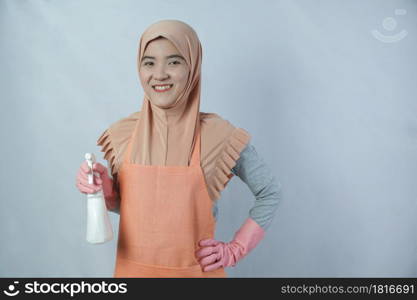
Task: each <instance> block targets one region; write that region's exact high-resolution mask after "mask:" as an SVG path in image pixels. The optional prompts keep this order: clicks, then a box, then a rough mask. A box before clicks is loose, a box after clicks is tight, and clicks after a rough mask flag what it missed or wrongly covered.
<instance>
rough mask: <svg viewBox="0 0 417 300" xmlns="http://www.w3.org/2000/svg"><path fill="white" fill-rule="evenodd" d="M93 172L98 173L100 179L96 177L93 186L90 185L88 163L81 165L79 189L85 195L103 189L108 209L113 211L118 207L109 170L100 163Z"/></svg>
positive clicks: (78, 179) (94, 165)
mask: <svg viewBox="0 0 417 300" xmlns="http://www.w3.org/2000/svg"><path fill="white" fill-rule="evenodd" d="M93 171H94V172H98V173H99V175H100V177H99V178H98V177H97V176H94V177H93V184H89V183H88V177H87V175H88V174H89V172H90V169H89V167H88V165H87V162H83V163H82V164H81V167H80V169H79V170H78V174H77V182H76V186H77V188H78V189H79V190H80V192H82V193H84V194H92V193H96V192H98V191H99V190H101V189H103V195H104V198H105V200H106V206H107V209H108V210H113V209H114V208H115V207H116V205H117V203H116V196H115V193H114V191H113V179H111V178H110V177H109V175H108V172H107V168H106V167H105V166H103V165H102V164H100V163H94V164H93Z"/></svg>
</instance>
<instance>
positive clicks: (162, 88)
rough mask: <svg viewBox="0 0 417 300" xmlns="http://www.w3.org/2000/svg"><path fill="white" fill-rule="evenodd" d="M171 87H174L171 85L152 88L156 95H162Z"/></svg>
mask: <svg viewBox="0 0 417 300" xmlns="http://www.w3.org/2000/svg"><path fill="white" fill-rule="evenodd" d="M173 86H174V85H173V84H155V85H153V86H152V88H153V90H154V91H155V92H157V93H163V92H166V91H169V90H171V88H172V87H173Z"/></svg>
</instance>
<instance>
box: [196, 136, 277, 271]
mask: <svg viewBox="0 0 417 300" xmlns="http://www.w3.org/2000/svg"><path fill="white" fill-rule="evenodd" d="M232 172H233V173H234V174H235V175H237V176H239V178H240V179H241V180H242V181H243V182H245V183H246V184H247V185H248V187H249V189H250V190H251V191H252V193H253V195H254V196H255V198H256V200H255V203H254V206H253V207H252V208H251V210H250V212H249V217H248V218H247V219H246V220H245V222H244V223H243V225H242V226H241V227H240V228H239V230H238V231H237V232H236V233H235V235H234V237H233V240H232V241H231V242H229V243H224V242H220V241H216V240H214V239H206V240H202V241H200V246H202V248H201V249H200V250H199V251H198V252H197V253H196V255H197V257H198V258H199V259H200V264H201V265H202V267H203V268H204V271H212V270H215V269H217V268H220V267H229V266H235V265H236V263H237V262H238V261H239V260H241V259H242V258H243V257H245V256H246V255H247V254H248V253H249V252H250V251H251V250H252V249H254V248H255V247H256V246H257V244H258V243H259V242H260V241H261V240H262V239H263V238H264V236H265V230H266V229H267V228H268V226H269V225H270V223H271V221H272V219H273V217H274V214H275V211H276V208H277V205H278V202H279V198H280V184H279V183H276V182H275V178H274V177H273V175H272V173H271V171H270V170H269V168H268V167H267V165H266V164H265V163H264V161H263V160H262V158H260V157H259V156H258V154H257V152H256V150H255V148H254V147H253V146H252V145H250V144H248V145H247V146H246V147H245V149H244V150H243V151H242V152H241V154H240V158H239V159H238V161H237V163H236V166H235V167H234V168H233V169H232Z"/></svg>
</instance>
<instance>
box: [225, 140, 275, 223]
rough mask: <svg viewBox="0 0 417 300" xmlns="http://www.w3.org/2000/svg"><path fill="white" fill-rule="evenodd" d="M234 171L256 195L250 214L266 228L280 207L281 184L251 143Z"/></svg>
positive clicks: (243, 151)
mask: <svg viewBox="0 0 417 300" xmlns="http://www.w3.org/2000/svg"><path fill="white" fill-rule="evenodd" d="M232 172H233V174H235V175H236V176H238V177H239V178H240V179H241V180H242V181H243V182H245V183H246V184H247V186H248V187H249V189H250V190H251V192H252V193H253V195H254V196H255V199H256V200H255V203H254V205H253V206H252V208H251V209H250V211H249V216H250V217H251V218H252V219H253V220H254V221H255V222H256V223H258V224H259V225H260V226H261V227H262V228H263V229H264V230H266V229H267V228H268V227H269V225H270V224H271V221H272V219H273V217H274V215H275V212H276V209H277V207H278V203H279V200H280V197H281V184H280V183H279V182H277V181H276V179H275V177H274V176H273V175H272V172H271V170H270V169H269V167H268V166H267V164H266V163H265V162H264V160H263V159H262V158H261V157H260V156H259V155H258V153H257V152H256V149H255V147H254V146H253V145H252V144H250V143H248V144H247V145H246V147H245V148H244V149H243V150H242V152H241V154H240V157H239V159H238V160H237V162H236V165H235V166H234V167H233V168H232Z"/></svg>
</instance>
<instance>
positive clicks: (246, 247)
mask: <svg viewBox="0 0 417 300" xmlns="http://www.w3.org/2000/svg"><path fill="white" fill-rule="evenodd" d="M264 236H265V231H264V229H263V228H262V227H261V226H259V225H258V223H256V222H255V221H254V220H253V219H252V218H248V219H246V221H245V223H244V224H243V225H242V227H240V229H239V230H238V231H237V232H236V233H235V236H234V238H233V240H232V241H231V242H229V243H224V242H220V241H217V240H215V239H205V240H201V241H200V243H199V244H200V246H202V248H201V249H199V250H198V251H197V252H196V256H197V258H198V259H199V262H200V265H201V267H202V268H203V270H204V271H205V272H208V271H213V270H216V269H218V268H221V267H230V266H235V265H236V263H237V262H238V261H239V260H241V259H242V258H243V257H245V256H246V255H247V254H248V253H249V252H250V251H251V250H252V249H253V248H255V247H256V245H257V244H258V243H259V242H260V241H261V240H262V239H263V238H264Z"/></svg>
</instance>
